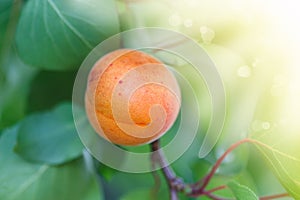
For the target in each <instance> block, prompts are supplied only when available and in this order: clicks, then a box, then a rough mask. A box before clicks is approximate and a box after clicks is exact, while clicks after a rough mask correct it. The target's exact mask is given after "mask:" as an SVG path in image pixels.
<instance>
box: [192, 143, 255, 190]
mask: <svg viewBox="0 0 300 200" xmlns="http://www.w3.org/2000/svg"><path fill="white" fill-rule="evenodd" d="M246 142H252V140H251V139H249V138H245V139H243V140H240V141H238V142H236V143H234V144H233V145H231V146H230V147H229V148H228V149H227V150H226V151H225V153H224V154H223V155H222V156H221V157H220V158H219V159H218V160H217V162H216V163H215V164H214V166H213V168H212V170H211V171H210V172H209V174H208V175H207V176H206V177H205V178H204V179H203V180H201V181H200V182H198V183H196V185H200V184H201V183H202V185H201V187H200V189H198V190H197V191H196V193H202V192H203V191H204V189H205V188H206V186H207V185H208V184H209V182H210V180H211V179H212V177H213V176H214V174H215V173H216V171H217V169H218V168H219V167H220V165H221V164H222V162H223V160H224V159H225V158H226V156H227V155H228V154H229V153H231V152H232V151H233V150H234V149H236V148H237V147H239V146H240V145H241V144H243V143H246Z"/></svg>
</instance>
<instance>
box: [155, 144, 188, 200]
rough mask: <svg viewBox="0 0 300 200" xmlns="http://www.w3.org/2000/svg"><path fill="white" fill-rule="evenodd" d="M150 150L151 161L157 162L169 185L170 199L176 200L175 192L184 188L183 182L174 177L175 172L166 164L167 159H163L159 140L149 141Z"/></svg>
mask: <svg viewBox="0 0 300 200" xmlns="http://www.w3.org/2000/svg"><path fill="white" fill-rule="evenodd" d="M151 150H152V152H153V154H152V161H153V163H158V164H159V165H160V167H162V172H163V175H164V177H165V179H166V181H167V183H168V186H169V190H170V198H171V200H177V199H178V197H177V192H179V191H183V190H184V188H185V184H184V183H183V181H182V180H181V179H179V178H177V177H176V174H175V172H174V171H173V169H172V168H171V167H169V166H168V164H167V161H166V160H165V158H164V156H163V153H162V152H161V150H160V144H159V140H156V141H154V142H153V143H151Z"/></svg>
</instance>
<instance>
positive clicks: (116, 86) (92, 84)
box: [85, 49, 181, 146]
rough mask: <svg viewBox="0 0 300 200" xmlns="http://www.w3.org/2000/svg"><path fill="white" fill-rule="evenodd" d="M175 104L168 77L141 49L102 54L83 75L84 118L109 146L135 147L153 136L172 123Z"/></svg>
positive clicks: (171, 80)
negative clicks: (108, 142) (112, 144)
mask: <svg viewBox="0 0 300 200" xmlns="http://www.w3.org/2000/svg"><path fill="white" fill-rule="evenodd" d="M180 104H181V96H180V89H179V86H178V83H177V81H176V79H175V77H174V75H173V74H172V73H171V72H170V71H169V70H168V69H167V68H166V66H165V65H164V64H163V63H162V62H160V61H159V60H157V59H156V58H154V57H152V56H150V55H148V54H146V53H144V52H141V51H137V50H130V49H120V50H116V51H113V52H111V53H108V54H106V55H105V56H103V57H102V58H100V59H99V60H98V61H97V62H96V63H95V65H94V66H93V67H92V69H91V71H90V73H89V76H88V81H87V89H86V94H85V106H86V113H87V116H88V119H89V121H90V123H91V125H92V126H93V128H94V129H95V131H96V132H97V133H98V134H99V135H100V136H102V137H103V138H105V139H106V140H108V141H110V142H112V143H114V144H118V145H128V146H135V145H141V144H146V143H150V142H152V141H154V140H156V139H158V138H159V137H161V136H162V135H163V134H165V133H166V132H167V130H168V129H169V128H170V127H171V126H172V125H173V123H174V121H175V120H176V118H177V115H178V112H179V109H180Z"/></svg>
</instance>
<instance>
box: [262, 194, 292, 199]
mask: <svg viewBox="0 0 300 200" xmlns="http://www.w3.org/2000/svg"><path fill="white" fill-rule="evenodd" d="M289 196H290V195H289V194H288V193H284V194H276V195H270V196H265V197H260V198H259V200H270V199H278V198H282V197H289Z"/></svg>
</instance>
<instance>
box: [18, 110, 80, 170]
mask: <svg viewBox="0 0 300 200" xmlns="http://www.w3.org/2000/svg"><path fill="white" fill-rule="evenodd" d="M15 150H16V152H17V153H18V154H19V155H21V156H22V157H23V158H25V159H27V160H30V161H35V162H42V163H47V164H54V165H56V164H62V163H65V162H68V161H70V160H73V159H75V158H77V157H79V156H80V155H81V154H82V150H83V146H82V144H81V142H80V139H79V137H78V135H77V132H76V129H75V124H74V121H73V116H72V106H71V104H61V105H59V106H57V107H56V108H55V109H54V110H53V111H50V112H45V113H37V114H33V115H31V116H29V117H27V118H26V119H25V120H24V121H22V123H21V124H20V128H19V130H18V138H17V145H16V148H15Z"/></svg>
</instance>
